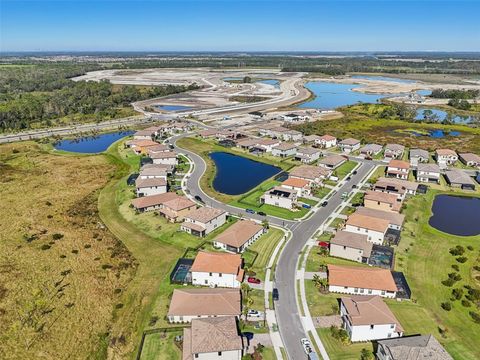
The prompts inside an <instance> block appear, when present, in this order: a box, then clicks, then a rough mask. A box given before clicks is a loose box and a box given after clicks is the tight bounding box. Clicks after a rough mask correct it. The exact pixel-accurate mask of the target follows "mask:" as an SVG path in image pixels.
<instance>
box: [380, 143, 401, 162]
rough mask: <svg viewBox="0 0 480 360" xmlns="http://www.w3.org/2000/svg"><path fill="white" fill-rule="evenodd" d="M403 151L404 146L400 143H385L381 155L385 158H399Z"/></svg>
mask: <svg viewBox="0 0 480 360" xmlns="http://www.w3.org/2000/svg"><path fill="white" fill-rule="evenodd" d="M404 151H405V146H403V145H400V144H387V145H386V146H385V151H384V152H383V156H384V158H385V160H391V159H400V158H401V157H402V156H403V152H404Z"/></svg>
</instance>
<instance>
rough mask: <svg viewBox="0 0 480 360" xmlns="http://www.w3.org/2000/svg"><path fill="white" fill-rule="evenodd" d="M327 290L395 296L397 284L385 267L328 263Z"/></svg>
mask: <svg viewBox="0 0 480 360" xmlns="http://www.w3.org/2000/svg"><path fill="white" fill-rule="evenodd" d="M328 290H329V291H330V292H335V293H341V294H353V295H378V296H381V297H387V298H395V296H396V295H397V291H398V289H397V285H396V284H395V280H393V276H392V273H391V272H390V270H387V269H380V268H373V267H363V266H362V267H360V266H340V265H328Z"/></svg>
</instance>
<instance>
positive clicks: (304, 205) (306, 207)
mask: <svg viewBox="0 0 480 360" xmlns="http://www.w3.org/2000/svg"><path fill="white" fill-rule="evenodd" d="M302 207H303V208H305V209H310V208H311V207H312V206H311V205H308V204H302Z"/></svg>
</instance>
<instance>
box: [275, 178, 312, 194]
mask: <svg viewBox="0 0 480 360" xmlns="http://www.w3.org/2000/svg"><path fill="white" fill-rule="evenodd" d="M281 186H282V187H283V188H286V189H290V190H294V191H296V192H297V197H302V196H310V195H311V186H310V182H309V181H308V180H304V179H297V178H288V179H287V180H285V181H284V182H282V184H281Z"/></svg>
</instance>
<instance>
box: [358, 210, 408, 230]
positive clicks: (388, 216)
mask: <svg viewBox="0 0 480 360" xmlns="http://www.w3.org/2000/svg"><path fill="white" fill-rule="evenodd" d="M355 214H359V215H364V216H370V217H373V218H379V219H384V220H387V221H388V228H389V229H393V230H402V226H403V222H404V221H405V215H403V214H400V213H397V212H393V211H383V210H376V209H370V208H366V207H364V206H360V207H358V208H357V211H355Z"/></svg>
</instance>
